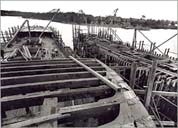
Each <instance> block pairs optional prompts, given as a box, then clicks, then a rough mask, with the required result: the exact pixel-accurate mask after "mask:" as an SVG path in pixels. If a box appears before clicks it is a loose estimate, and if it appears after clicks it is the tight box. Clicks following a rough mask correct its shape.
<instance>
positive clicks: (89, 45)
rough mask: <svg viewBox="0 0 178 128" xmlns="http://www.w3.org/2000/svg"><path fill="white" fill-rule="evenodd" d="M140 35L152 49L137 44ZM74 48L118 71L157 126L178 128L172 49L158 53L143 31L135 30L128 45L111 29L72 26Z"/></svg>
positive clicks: (175, 75)
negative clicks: (137, 36)
mask: <svg viewBox="0 0 178 128" xmlns="http://www.w3.org/2000/svg"><path fill="white" fill-rule="evenodd" d="M138 32H140V33H141V34H142V35H143V36H144V37H145V38H146V39H147V40H148V41H149V42H150V43H151V46H150V49H149V50H148V49H145V48H144V41H140V42H139V43H138V42H137V39H136V35H137V33H138ZM176 35H177V34H175V35H174V36H172V37H171V38H169V39H168V40H167V41H169V40H170V39H172V38H173V37H175V36H176ZM167 41H165V42H163V44H164V43H166V42H167ZM73 45H74V52H75V53H76V54H77V55H79V56H80V57H89V58H91V57H92V58H96V59H98V60H100V61H102V62H103V63H105V64H106V65H108V66H109V67H110V68H112V69H113V70H114V71H116V72H117V73H118V74H119V76H121V77H122V79H124V80H125V81H126V83H127V84H128V85H129V86H130V87H131V88H132V89H133V90H134V92H135V93H136V94H137V96H139V98H140V100H141V101H142V103H143V104H144V105H145V107H146V108H147V110H148V111H149V113H150V115H151V116H152V117H153V119H154V120H155V122H156V124H157V126H159V127H164V126H165V127H176V126H177V96H178V93H177V80H178V77H177V71H178V70H177V66H178V60H177V58H174V57H169V56H168V53H169V49H166V50H165V51H164V52H162V53H163V54H158V53H157V52H156V51H155V49H158V50H159V51H160V49H159V47H158V46H156V45H155V43H153V42H151V41H150V40H149V39H148V38H147V37H146V35H144V34H143V33H142V32H141V31H140V30H136V29H135V32H134V38H133V42H132V44H129V43H125V42H124V41H123V40H122V39H121V38H120V37H119V35H117V34H116V32H115V31H114V30H113V29H112V28H110V27H109V28H108V27H107V28H106V27H104V28H101V27H97V26H88V27H87V30H86V29H82V27H81V26H80V25H73ZM160 52H161V51H160Z"/></svg>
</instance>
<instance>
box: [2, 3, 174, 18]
mask: <svg viewBox="0 0 178 128" xmlns="http://www.w3.org/2000/svg"><path fill="white" fill-rule="evenodd" d="M57 8H60V10H61V11H62V12H71V11H73V12H78V11H79V10H80V9H82V10H83V11H84V13H86V14H92V15H94V16H108V15H113V11H114V9H116V8H118V9H119V11H118V13H117V16H121V17H124V18H130V17H134V18H141V16H142V15H145V16H146V18H147V19H149V18H152V19H168V20H174V21H177V1H1V9H2V10H18V11H27V12H48V11H50V10H52V9H57Z"/></svg>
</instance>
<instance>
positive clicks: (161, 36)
mask: <svg viewBox="0 0 178 128" xmlns="http://www.w3.org/2000/svg"><path fill="white" fill-rule="evenodd" d="M24 20H25V19H24V18H21V17H10V16H1V30H2V31H4V30H8V27H13V26H17V25H19V26H20V25H21V24H22V23H23V22H24ZM28 20H29V21H30V25H41V26H46V25H47V23H48V22H49V21H47V20H35V19H28ZM50 26H52V27H54V28H56V29H57V30H59V32H60V34H61V35H62V39H63V41H64V43H65V44H66V45H67V46H70V47H71V48H72V49H73V43H72V25H71V24H63V23H56V22H52V23H51V24H50ZM81 28H86V26H81ZM114 29H115V30H116V31H117V34H118V35H119V37H120V38H121V39H122V40H123V41H124V42H129V43H131V42H132V40H133V34H134V30H133V29H129V30H126V29H122V28H114ZM142 32H143V33H144V34H145V35H146V36H147V37H148V38H149V39H150V40H151V41H152V42H156V45H157V46H158V45H159V44H161V43H162V42H164V41H165V40H167V39H168V38H170V37H171V36H173V35H174V34H176V33H177V30H170V29H167V30H165V29H152V30H149V31H142ZM137 41H144V42H145V47H146V48H148V49H149V46H150V43H149V42H148V41H147V40H146V39H145V38H144V37H143V36H142V35H141V34H140V33H139V32H137ZM165 48H170V53H169V55H170V56H173V57H177V54H175V53H177V36H176V37H174V38H173V39H171V40H170V41H169V42H167V43H166V44H164V45H162V46H161V47H160V49H161V50H162V51H163V52H164V49H165Z"/></svg>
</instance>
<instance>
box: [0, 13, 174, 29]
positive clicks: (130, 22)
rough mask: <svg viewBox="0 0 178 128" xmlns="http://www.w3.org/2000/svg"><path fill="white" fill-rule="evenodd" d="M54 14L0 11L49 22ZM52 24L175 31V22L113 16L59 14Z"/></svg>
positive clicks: (4, 14)
mask: <svg viewBox="0 0 178 128" xmlns="http://www.w3.org/2000/svg"><path fill="white" fill-rule="evenodd" d="M54 13H55V12H47V13H36V12H20V11H8V10H1V16H20V17H23V18H31V19H40V20H50V19H51V17H52V16H53V15H54ZM53 21H54V22H60V23H69V24H82V25H84V24H96V25H101V26H105V25H106V26H108V25H109V26H111V27H120V28H124V29H141V30H149V29H177V21H169V20H154V19H143V18H141V19H136V18H121V17H114V16H107V17H101V16H95V17H94V16H92V15H88V14H81V13H75V12H67V13H63V12H60V13H59V14H58V15H57V16H56V17H55V19H54V20H53Z"/></svg>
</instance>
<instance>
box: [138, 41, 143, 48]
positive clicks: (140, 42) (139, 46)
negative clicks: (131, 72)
mask: <svg viewBox="0 0 178 128" xmlns="http://www.w3.org/2000/svg"><path fill="white" fill-rule="evenodd" d="M141 43H142V42H141V41H140V42H139V47H138V49H139V50H140V49H141Z"/></svg>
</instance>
